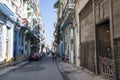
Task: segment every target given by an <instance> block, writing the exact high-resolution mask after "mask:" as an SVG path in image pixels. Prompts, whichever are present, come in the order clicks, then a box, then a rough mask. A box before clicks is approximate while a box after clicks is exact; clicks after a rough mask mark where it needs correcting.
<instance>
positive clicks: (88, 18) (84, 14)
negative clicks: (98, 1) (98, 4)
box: [79, 1, 95, 72]
mask: <svg viewBox="0 0 120 80" xmlns="http://www.w3.org/2000/svg"><path fill="white" fill-rule="evenodd" d="M79 18H80V19H79V20H80V42H81V43H80V44H81V45H80V47H81V53H80V54H81V57H80V60H81V66H83V67H84V68H87V69H89V70H91V71H93V72H94V71H95V62H94V61H95V58H94V56H95V52H94V48H95V47H94V33H95V31H94V25H93V10H92V1H89V2H88V3H87V5H86V6H85V7H84V8H83V9H82V10H81V12H80V14H79Z"/></svg>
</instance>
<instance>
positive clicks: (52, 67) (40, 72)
mask: <svg viewBox="0 0 120 80" xmlns="http://www.w3.org/2000/svg"><path fill="white" fill-rule="evenodd" d="M0 80H64V79H63V77H62V75H61V73H60V72H59V70H58V68H57V65H56V63H55V61H53V60H52V59H51V58H50V57H47V58H43V59H42V60H40V61H36V62H31V63H29V64H27V65H25V66H23V67H21V68H19V69H17V70H14V71H11V72H9V73H7V74H6V75H4V76H2V77H1V78H0Z"/></svg>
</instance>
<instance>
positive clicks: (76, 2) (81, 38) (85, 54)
mask: <svg viewBox="0 0 120 80" xmlns="http://www.w3.org/2000/svg"><path fill="white" fill-rule="evenodd" d="M59 1H61V2H60V4H59V7H58V14H59V15H60V14H61V13H62V14H61V15H62V17H61V18H59V16H58V22H57V27H60V30H59V32H60V35H58V36H59V37H60V38H62V39H60V38H57V39H59V41H60V40H62V41H63V44H64V47H63V48H64V51H63V54H65V55H68V56H69V59H70V61H69V62H73V63H74V64H75V65H76V67H83V68H85V69H88V70H90V71H91V72H93V73H95V74H102V75H104V76H108V77H109V79H111V80H119V79H120V78H119V75H120V72H119V71H120V70H119V65H120V64H119V56H120V55H119V27H118V26H119V21H120V20H119V16H120V15H119V13H120V9H119V7H118V5H119V4H120V1H118V0H115V1H113V0H64V1H62V0H59ZM69 3H72V4H69ZM61 4H62V9H61ZM69 5H72V6H69ZM73 6H74V7H73ZM71 7H72V10H71ZM69 8H70V9H69ZM60 9H61V10H60ZM59 19H60V21H59ZM56 30H57V31H58V28H56ZM71 30H73V31H71ZM71 34H72V35H74V36H73V37H70V36H71ZM71 39H73V40H71ZM71 43H73V44H71ZM72 45H73V46H74V47H73V51H71V50H72V47H71V46H72ZM60 51H61V50H60ZM72 53H73V55H72ZM70 56H72V58H73V59H72V58H71V57H70Z"/></svg>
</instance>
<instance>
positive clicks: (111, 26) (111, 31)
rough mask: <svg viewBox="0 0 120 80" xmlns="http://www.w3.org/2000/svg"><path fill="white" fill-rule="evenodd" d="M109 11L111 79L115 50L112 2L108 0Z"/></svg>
mask: <svg viewBox="0 0 120 80" xmlns="http://www.w3.org/2000/svg"><path fill="white" fill-rule="evenodd" d="M109 11H110V40H111V52H112V71H113V77H112V78H113V79H112V80H117V79H116V67H115V50H114V23H113V2H112V0H109Z"/></svg>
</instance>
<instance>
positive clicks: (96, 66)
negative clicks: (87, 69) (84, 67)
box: [92, 0, 99, 75]
mask: <svg viewBox="0 0 120 80" xmlns="http://www.w3.org/2000/svg"><path fill="white" fill-rule="evenodd" d="M92 4H93V25H94V31H95V34H94V36H95V38H94V40H95V41H94V43H95V44H94V46H95V74H96V75H97V74H98V72H99V71H98V54H97V43H96V21H95V5H94V4H95V3H94V0H92Z"/></svg>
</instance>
